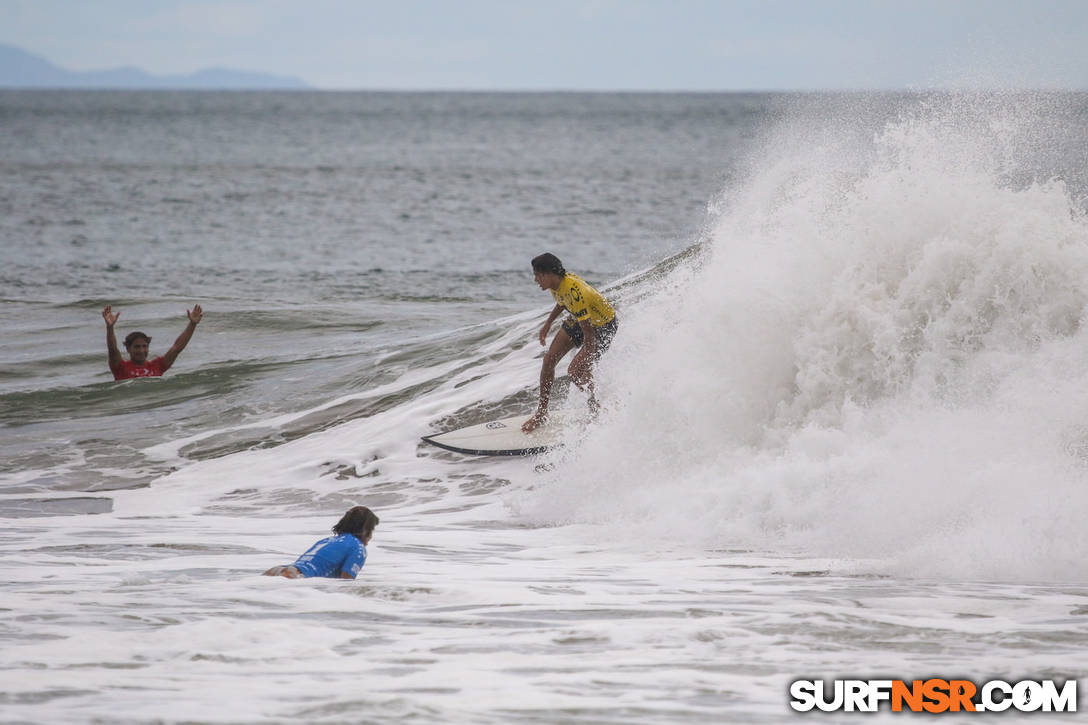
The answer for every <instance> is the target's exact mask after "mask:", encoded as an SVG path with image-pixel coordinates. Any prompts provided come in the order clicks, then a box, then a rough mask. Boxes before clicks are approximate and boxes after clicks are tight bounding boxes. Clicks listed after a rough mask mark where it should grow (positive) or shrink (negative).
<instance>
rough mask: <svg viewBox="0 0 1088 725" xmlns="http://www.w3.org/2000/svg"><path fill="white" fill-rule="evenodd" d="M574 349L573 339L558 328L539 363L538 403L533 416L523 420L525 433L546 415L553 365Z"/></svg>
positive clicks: (542, 420) (545, 417)
mask: <svg viewBox="0 0 1088 725" xmlns="http://www.w3.org/2000/svg"><path fill="white" fill-rule="evenodd" d="M572 349H574V341H573V340H571V339H570V335H568V334H567V332H566V330H562V329H560V330H559V332H557V333H555V337H554V338H553V339H552V345H551V347H549V348H548V352H546V353H545V354H544V360H543V362H541V364H540V404H539V405H538V406H537V409H536V413H535V414H533V417H532V418H530V419H529V420H527V421H525V423H524V424H523V425H522V426H521V429H522V430H523V431H525V432H526V433H530V432H532V431H533V430H534V429H535V428H536V427H537V426H539V425H540V424H541V423H543V422H544V421H545V420H546V419H547V417H548V402H549V401H550V400H551V396H552V383H553V382H555V367H556V365H558V364H559V361H560V360H562V359H563V356H564V355H566V354H567V353H568V352H570V351H571V350H572Z"/></svg>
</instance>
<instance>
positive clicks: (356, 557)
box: [264, 506, 378, 579]
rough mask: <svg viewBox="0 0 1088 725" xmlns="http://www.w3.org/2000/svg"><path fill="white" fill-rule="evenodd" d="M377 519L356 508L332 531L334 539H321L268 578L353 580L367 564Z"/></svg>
mask: <svg viewBox="0 0 1088 725" xmlns="http://www.w3.org/2000/svg"><path fill="white" fill-rule="evenodd" d="M377 525H378V517H377V516H376V515H375V514H374V512H373V511H371V510H370V509H368V508H367V507H366V506H353V507H352V508H350V509H348V511H347V513H345V514H344V515H343V517H342V518H341V519H340V520H339V521H338V522H337V523H336V526H333V527H332V532H333V534H335V536H330V537H328V538H325V539H322V540H321V541H319V542H317V543H316V544H314V545H313V546H311V547H310V549H309V550H308V551H307V552H306V553H305V554H303V555H302V556H300V557H299V558H298V560H297V561H295V563H294V564H291V565H289V566H274V567H272V568H271V569H269V570H268V571H266V572H265V573H264V575H265V576H285V577H287V578H288V579H298V578H300V577H311V576H323V577H331V578H333V579H337V578H339V579H354V578H355V577H356V576H357V575H358V574H359V570H360V569H362V568H363V564H365V563H366V545H367V543H368V542H369V541H370V538H371V537H372V536H373V535H374V527H375V526H377Z"/></svg>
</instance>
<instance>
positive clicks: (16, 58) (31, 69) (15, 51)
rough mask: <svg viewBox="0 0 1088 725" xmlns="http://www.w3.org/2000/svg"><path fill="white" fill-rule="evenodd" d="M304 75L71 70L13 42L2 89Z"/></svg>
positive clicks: (234, 82) (217, 83)
mask: <svg viewBox="0 0 1088 725" xmlns="http://www.w3.org/2000/svg"><path fill="white" fill-rule="evenodd" d="M309 87H310V86H309V85H307V84H306V82H305V81H303V80H302V79H301V78H292V77H290V76H275V75H269V74H267V73H254V72H250V71H240V70H231V69H229V68H208V69H206V70H200V71H197V72H196V73H190V74H188V75H180V76H156V75H151V74H150V73H146V72H144V71H142V70H140V69H139V68H133V67H124V68H113V69H111V70H99V71H70V70H65V69H64V68H60V67H58V66H55V65H53V64H52V63H50V62H49V61H48V60H46V59H45V58H42V57H40V56H37V55H33V54H32V53H28V52H26V51H25V50H22V49H21V48H16V47H14V46H11V45H0V88H147V89H150V88H164V89H172V88H193V89H207V90H214V89H284V90H293V89H303V88H309Z"/></svg>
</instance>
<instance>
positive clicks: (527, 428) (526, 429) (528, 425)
mask: <svg viewBox="0 0 1088 725" xmlns="http://www.w3.org/2000/svg"><path fill="white" fill-rule="evenodd" d="M547 419H548V414H547V413H537V414H536V415H534V416H533V417H532V418H530V419H529V420H527V421H525V422H524V423H522V424H521V432H522V433H532V432H533V431H534V430H536V429H537V428H539V427H540V426H541V425H542V424H543V423H544V421H546V420H547Z"/></svg>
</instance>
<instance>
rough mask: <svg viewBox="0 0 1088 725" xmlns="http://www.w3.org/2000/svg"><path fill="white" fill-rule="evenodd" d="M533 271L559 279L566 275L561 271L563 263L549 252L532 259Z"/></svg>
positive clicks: (565, 271)
mask: <svg viewBox="0 0 1088 725" xmlns="http://www.w3.org/2000/svg"><path fill="white" fill-rule="evenodd" d="M533 271H534V272H544V273H545V274H557V275H559V276H560V277H564V276H566V274H567V270H565V269H563V263H562V262H560V261H559V257H557V256H555V255H554V254H552V253H551V252H544V254H541V255H539V256H537V257H533Z"/></svg>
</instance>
